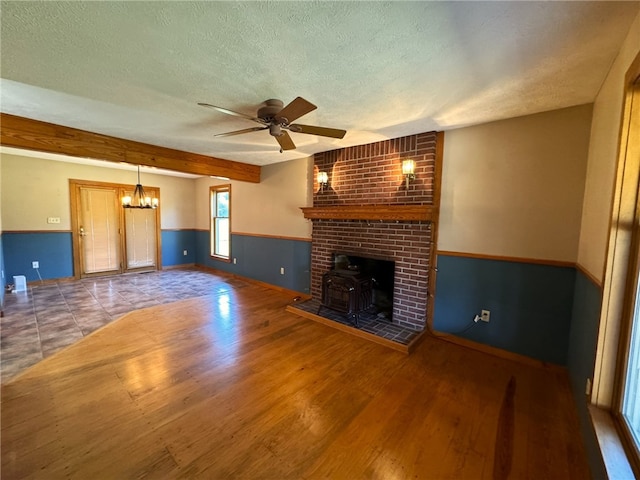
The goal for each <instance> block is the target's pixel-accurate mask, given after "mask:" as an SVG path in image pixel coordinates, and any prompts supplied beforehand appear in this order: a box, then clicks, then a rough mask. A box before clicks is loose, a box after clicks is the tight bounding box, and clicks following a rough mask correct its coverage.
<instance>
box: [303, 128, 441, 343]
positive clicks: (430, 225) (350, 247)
mask: <svg viewBox="0 0 640 480" xmlns="http://www.w3.org/2000/svg"><path fill="white" fill-rule="evenodd" d="M442 138H443V137H442V134H439V133H437V132H427V133H421V134H417V135H411V136H408V137H402V138H396V139H392V140H386V141H383V142H377V143H372V144H369V145H360V146H356V147H349V148H344V149H340V150H333V151H329V152H323V153H318V154H315V156H314V178H317V173H318V172H327V174H328V177H329V181H328V185H327V187H326V188H324V189H323V190H322V189H320V186H319V185H317V184H316V188H315V194H314V202H313V207H311V208H303V211H304V213H305V217H307V218H310V219H311V220H312V221H313V234H312V246H311V296H312V298H313V299H320V297H321V294H322V292H321V290H322V275H323V274H324V273H325V272H326V271H327V270H329V269H330V268H331V266H332V261H333V259H332V254H333V253H335V252H341V253H347V254H351V255H356V256H360V257H370V258H378V259H382V260H391V261H394V262H395V281H394V291H393V323H394V324H397V325H400V326H403V327H408V328H411V329H415V330H423V329H424V328H425V325H426V322H427V316H428V312H429V311H430V310H431V305H430V304H429V298H430V296H429V292H430V290H431V289H432V287H431V280H432V279H431V278H430V272H431V264H432V261H433V254H434V252H433V249H434V243H435V240H436V234H437V229H436V225H437V214H438V204H439V181H438V179H439V176H440V172H437V169H438V168H439V165H440V164H441V152H442ZM405 159H412V160H414V161H415V164H416V169H415V179H414V180H413V181H412V182H411V183H410V184H409V188H407V187H406V184H405V179H404V177H403V176H402V160H405Z"/></svg>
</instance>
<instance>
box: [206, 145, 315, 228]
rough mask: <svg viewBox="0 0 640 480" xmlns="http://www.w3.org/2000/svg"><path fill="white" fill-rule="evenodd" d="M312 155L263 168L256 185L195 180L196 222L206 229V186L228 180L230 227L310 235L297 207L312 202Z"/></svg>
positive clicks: (207, 208)
mask: <svg viewBox="0 0 640 480" xmlns="http://www.w3.org/2000/svg"><path fill="white" fill-rule="evenodd" d="M312 176H313V158H311V157H309V158H303V159H299V160H291V161H288V162H282V163H276V164H273V165H266V166H263V167H262V174H261V180H260V183H259V184H253V183H247V182H238V181H227V182H225V181H221V180H216V179H211V178H201V179H198V180H197V181H196V196H197V202H196V216H197V218H196V224H197V227H196V228H197V229H199V230H208V229H209V187H210V186H211V185H220V184H225V183H231V229H232V231H233V232H234V233H249V234H255V235H269V236H277V237H291V238H302V239H310V238H311V222H310V221H308V220H305V219H304V217H303V216H302V211H301V210H300V207H307V206H311V205H312V204H313V199H312V192H311V188H312V187H311V185H312V184H313V178H312Z"/></svg>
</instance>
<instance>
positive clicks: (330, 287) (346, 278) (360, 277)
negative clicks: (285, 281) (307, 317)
mask: <svg viewBox="0 0 640 480" xmlns="http://www.w3.org/2000/svg"><path fill="white" fill-rule="evenodd" d="M372 305H373V278H372V277H371V276H369V275H365V274H363V273H361V272H359V271H352V270H330V271H328V272H326V273H325V274H324V275H323V276H322V300H321V305H320V307H318V314H320V310H321V309H322V307H326V308H329V309H331V310H336V311H338V312H342V313H346V314H347V316H348V317H349V318H350V319H353V321H354V323H355V325H356V327H357V326H358V315H359V314H360V313H361V312H364V311H365V310H367V309H369V308H371V306H372Z"/></svg>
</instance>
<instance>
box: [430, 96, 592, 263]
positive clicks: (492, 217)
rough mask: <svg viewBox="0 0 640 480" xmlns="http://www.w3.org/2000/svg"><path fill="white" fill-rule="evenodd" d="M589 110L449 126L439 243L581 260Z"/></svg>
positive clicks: (440, 245)
mask: <svg viewBox="0 0 640 480" xmlns="http://www.w3.org/2000/svg"><path fill="white" fill-rule="evenodd" d="M591 112H592V106H591V105H582V106H578V107H572V108H566V109H562V110H554V111H551V112H545V113H540V114H536V115H528V116H525V117H518V118H513V119H509V120H503V121H498V122H492V123H487V124H483V125H478V126H474V127H468V128H461V129H458V130H451V131H448V132H446V133H445V142H444V161H443V163H444V165H443V176H442V199H441V208H440V228H439V233H438V249H439V250H446V251H455V252H464V253H474V254H485V255H495V256H507V257H520V258H528V259H539V260H553V261H563V262H575V261H576V259H577V256H578V241H579V236H580V220H581V209H582V199H583V193H584V181H585V176H586V165H587V151H588V145H589V131H590V125H591Z"/></svg>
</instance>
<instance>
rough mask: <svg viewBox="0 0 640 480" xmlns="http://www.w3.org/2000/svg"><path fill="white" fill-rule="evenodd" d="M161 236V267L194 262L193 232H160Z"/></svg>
mask: <svg viewBox="0 0 640 480" xmlns="http://www.w3.org/2000/svg"><path fill="white" fill-rule="evenodd" d="M161 235H162V237H161V240H162V266H163V267H171V266H173V265H185V264H193V263H195V262H196V231H195V230H162V233H161ZM185 250H186V251H187V254H186V255H185V254H184V251H185Z"/></svg>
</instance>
